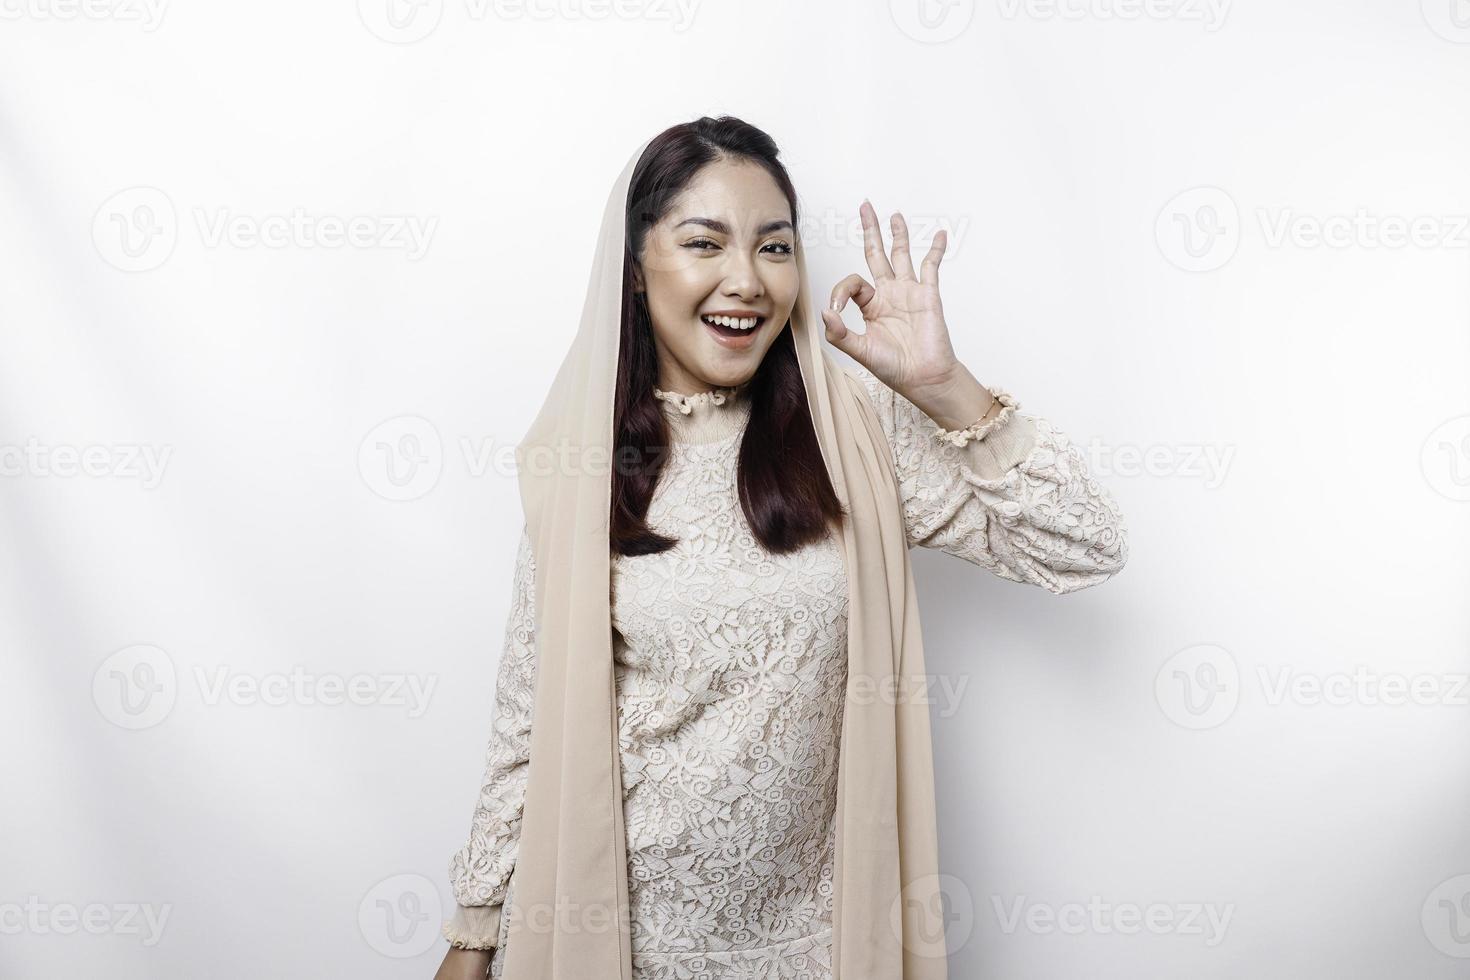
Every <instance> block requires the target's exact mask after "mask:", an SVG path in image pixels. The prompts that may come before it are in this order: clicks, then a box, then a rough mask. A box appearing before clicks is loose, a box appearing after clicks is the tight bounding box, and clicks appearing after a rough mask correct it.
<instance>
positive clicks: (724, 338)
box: [699, 317, 766, 350]
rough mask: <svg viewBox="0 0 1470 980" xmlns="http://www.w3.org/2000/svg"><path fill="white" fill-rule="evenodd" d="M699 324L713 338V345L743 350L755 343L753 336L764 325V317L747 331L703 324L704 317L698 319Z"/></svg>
mask: <svg viewBox="0 0 1470 980" xmlns="http://www.w3.org/2000/svg"><path fill="white" fill-rule="evenodd" d="M699 323H700V325H701V326H702V327H704V329H705V330H707V331H709V335H710V336H711V337H713V338H715V343H717V344H719V345H720V346H721V347H725V348H728V349H730V350H745V349H746V348H748V347H750V346H751V345H752V344H754V343H755V335H756V334H757V333H759V332H760V331H761V328H762V327H764V326H765V325H766V320H765V317H762V318H761V321H760V322H759V323H757V324H756V325H755V326H753V327H751V328H750V329H749V330H741V331H738V332H737V331H736V330H735V329H734V328H733V327H726V328H720V327H716V326H713V325H711V324H709V323H706V322H705V319H704V317H700V318H699Z"/></svg>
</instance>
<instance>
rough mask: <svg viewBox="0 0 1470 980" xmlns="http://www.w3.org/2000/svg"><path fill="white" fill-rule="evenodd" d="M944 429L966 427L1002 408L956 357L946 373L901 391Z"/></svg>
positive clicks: (992, 415)
mask: <svg viewBox="0 0 1470 980" xmlns="http://www.w3.org/2000/svg"><path fill="white" fill-rule="evenodd" d="M899 394H901V395H903V396H904V397H905V398H907V399H908V400H909V401H910V402H912V403H913V404H914V406H915V407H917V408H918V409H919V411H921V412H923V413H924V414H925V415H927V416H929V418H931V419H933V420H934V423H935V424H936V425H938V426H939V427H940V428H941V429H950V430H956V429H963V428H965V427H966V426H968V425H970V424H972V423H974V422H976V421H978V420H982V419H986V418H994V417H995V416H996V415H998V414H999V413H1000V411H1001V409H1002V407H1003V406H1002V405H1001V404H1000V402H999V400H998V399H996V397H995V396H994V395H993V394H992V393H991V392H990V390H989V389H988V388H986V387H985V386H984V385H982V384H981V383H980V382H979V381H978V380H977V379H976V378H975V376H974V375H973V374H971V373H970V369H969V368H967V367H965V365H964V364H962V363H960V362H959V361H956V362H955V363H954V366H953V367H952V368H951V369H950V370H949V371H948V372H946V374H945V376H944V377H943V378H942V379H941V380H939V381H936V382H931V383H929V384H926V385H924V386H923V388H921V389H916V390H914V391H913V392H912V393H909V392H899Z"/></svg>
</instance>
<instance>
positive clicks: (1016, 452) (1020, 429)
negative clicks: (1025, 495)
mask: <svg viewBox="0 0 1470 980" xmlns="http://www.w3.org/2000/svg"><path fill="white" fill-rule="evenodd" d="M1037 441H1038V434H1037V430H1036V422H1035V420H1034V419H1032V418H1030V417H1029V416H1026V415H1020V414H1013V415H1012V416H1011V417H1010V418H1009V419H1007V420H1006V421H1005V422H1004V423H1003V424H1001V425H999V426H996V427H995V428H994V429H991V430H990V431H989V432H987V433H986V434H985V438H984V439H974V440H971V441H970V442H968V443H966V444H965V445H964V446H963V447H962V448H958V449H956V450H955V451H956V452H959V453H962V454H963V455H964V459H965V462H966V463H967V464H968V465H969V467H970V469H972V470H974V471H975V475H976V476H978V477H980V478H981V479H983V480H999V479H1000V478H1002V477H1003V476H1005V475H1006V474H1007V473H1009V472H1010V471H1011V470H1012V469H1014V468H1015V467H1016V465H1017V464H1018V463H1020V462H1022V461H1023V460H1024V459H1025V458H1026V457H1027V456H1030V455H1031V451H1032V450H1033V449H1035V448H1036V443H1037Z"/></svg>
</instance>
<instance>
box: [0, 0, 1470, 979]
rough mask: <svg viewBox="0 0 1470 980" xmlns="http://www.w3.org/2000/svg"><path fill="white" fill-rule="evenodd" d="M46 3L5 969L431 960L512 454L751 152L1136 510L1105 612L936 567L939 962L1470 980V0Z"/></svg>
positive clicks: (961, 566)
mask: <svg viewBox="0 0 1470 980" xmlns="http://www.w3.org/2000/svg"><path fill="white" fill-rule="evenodd" d="M0 18H3V24H0V464H3V475H0V653H3V664H0V668H3V683H0V726H3V727H0V733H3V736H4V739H5V750H4V752H3V753H0V758H3V768H0V777H3V780H4V785H5V787H6V794H5V795H6V803H5V805H4V806H3V807H0V841H3V843H0V975H3V976H4V977H6V978H7V980H9V978H42V977H46V978H50V977H92V976H106V977H111V978H117V980H144V978H147V980H153V978H160V977H214V978H240V980H247V978H249V980H253V978H257V977H263V976H269V977H316V976H324V975H331V976H343V977H403V978H411V977H419V978H427V977H429V976H431V975H432V973H433V971H434V969H435V966H436V964H437V962H438V960H439V959H440V957H441V956H442V955H443V952H444V949H445V943H444V941H443V940H442V939H441V938H440V937H439V925H440V923H441V921H442V920H443V919H444V918H446V917H447V916H448V915H449V912H450V909H451V907H452V902H453V896H452V894H451V892H450V889H449V881H448V877H447V865H448V861H449V857H450V855H451V854H452V853H453V851H454V850H455V849H457V848H458V847H459V846H460V845H461V844H462V843H463V841H464V839H465V836H466V834H467V831H468V829H469V822H470V816H471V813H472V809H473V806H474V803H475V799H476V795H477V790H478V787H479V780H480V777H481V773H482V766H483V763H484V753H485V744H486V740H487V738H488V736H489V733H490V723H491V703H492V694H493V691H494V683H495V672H496V667H497V661H498V657H499V655H500V649H501V642H502V639H503V631H504V627H505V619H506V615H507V612H508V608H509V602H510V576H511V572H512V566H513V559H514V545H515V541H516V539H517V536H518V534H519V531H520V522H521V514H520V504H519V497H518V493H517V488H516V481H515V477H514V467H513V460H512V457H511V456H510V449H511V447H512V446H514V445H515V443H516V442H517V441H518V440H519V439H520V438H521V436H522V434H523V433H524V431H525V428H526V426H527V424H528V423H529V422H530V420H531V418H532V417H533V415H534V413H535V411H536V410H537V408H538V407H539V405H540V403H541V399H542V397H543V395H544V393H545V391H546V388H547V386H548V385H549V383H550V381H551V378H552V375H553V373H554V371H555V369H556V367H557V365H558V364H559V363H560V359H561V357H562V354H563V352H564V351H565V349H566V346H567V344H568V342H569V340H570V338H571V336H572V333H573V331H574V330H575V328H576V324H577V319H578V316H579V314H580V311H581V306H582V301H583V291H584V288H585V285H586V280H587V274H588V269H589V263H590V261H591V258H592V245H593V241H594V238H595V235H596V233H597V228H598V223H599V220H600V217H601V209H602V206H603V202H604V200H605V196H606V194H607V192H608V188H609V187H610V186H611V184H612V182H613V180H614V178H615V177H616V175H617V173H618V170H619V168H620V167H622V165H623V163H624V162H625V160H626V159H627V157H628V155H629V154H630V153H631V152H632V150H633V149H634V148H635V147H636V146H637V145H638V144H639V143H640V142H641V141H642V140H644V139H647V138H648V137H650V136H652V135H653V134H655V133H656V132H658V131H660V130H662V129H663V128H665V127H667V126H669V125H672V124H674V123H678V122H683V121H687V120H689V119H693V118H696V117H697V116H700V115H705V114H709V115H718V114H721V113H731V114H734V115H738V116H741V117H743V118H745V119H747V120H749V121H751V122H753V123H755V124H756V125H759V126H761V127H762V128H765V129H766V130H767V131H769V132H770V133H771V134H772V135H773V136H774V137H775V138H776V140H777V141H778V142H779V144H780V145H781V148H782V150H783V156H784V158H785V160H786V161H787V163H788V165H789V166H790V168H791V170H792V174H793V177H794V179H795V181H796V185H797V188H798V191H799V193H800V199H801V204H802V206H803V209H804V218H805V221H804V222H803V229H802V230H803V234H804V236H805V241H806V242H807V247H808V251H809V256H810V260H811V271H812V275H813V277H814V278H813V282H812V283H811V284H810V288H811V294H812V296H813V298H814V299H815V300H816V301H817V302H822V301H824V300H825V298H826V296H827V294H828V293H829V291H830V290H831V288H832V286H833V285H834V284H835V283H836V282H837V280H838V279H840V278H841V277H842V276H844V275H846V274H847V273H849V272H860V273H862V274H863V275H865V276H867V275H868V270H867V268H866V264H865V262H864V260H863V255H862V236H861V231H860V224H859V221H858V205H859V204H860V202H861V201H862V199H863V198H864V197H869V198H871V200H872V201H873V203H874V205H875V207H876V208H877V210H878V213H879V215H880V217H881V218H882V220H883V222H884V224H885V226H886V223H887V219H888V216H889V215H890V214H891V213H892V212H893V211H894V210H902V211H903V212H904V214H905V215H906V216H907V217H908V219H909V223H910V225H911V228H912V231H913V235H914V238H915V261H916V262H917V261H918V258H919V257H920V256H921V255H922V254H923V250H924V249H927V247H928V243H929V239H930V238H931V236H932V235H933V233H934V232H935V231H936V230H937V229H939V228H947V229H949V234H950V243H951V247H950V249H949V254H948V255H947V256H946V258H945V260H944V264H943V267H942V272H941V289H942V295H943V299H944V303H945V309H946V315H947V318H948V321H949V324H950V326H951V329H952V332H953V337H954V341H955V344H956V347H957V349H958V350H959V353H960V355H961V357H962V359H963V360H964V362H965V363H966V364H967V365H968V366H969V367H970V368H971V370H973V371H974V373H975V374H976V376H977V377H979V378H980V379H981V380H982V381H983V382H986V383H993V384H996V385H999V386H1002V387H1005V388H1007V389H1008V390H1010V391H1012V392H1013V393H1015V394H1016V396H1017V397H1018V398H1019V399H1020V401H1021V403H1022V406H1023V411H1026V412H1028V413H1031V414H1035V415H1042V416H1045V417H1047V418H1049V419H1051V420H1052V421H1053V422H1055V423H1056V424H1057V425H1058V426H1060V427H1061V428H1062V429H1063V430H1064V431H1065V432H1066V433H1067V434H1068V435H1069V436H1070V437H1071V438H1072V440H1073V441H1074V443H1076V444H1077V445H1078V446H1080V447H1082V448H1083V450H1084V452H1085V453H1087V455H1088V458H1089V459H1090V461H1091V463H1092V466H1093V470H1094V473H1095V475H1096V477H1097V479H1099V480H1101V481H1104V482H1105V483H1106V485H1107V487H1108V488H1109V489H1110V490H1111V491H1112V492H1113V493H1114V494H1115V496H1116V497H1117V499H1118V500H1119V502H1120V503H1121V505H1122V508H1123V510H1124V512H1125V514H1126V518H1127V523H1128V527H1129V530H1130V535H1131V549H1132V557H1131V561H1130V563H1129V565H1128V566H1127V568H1126V569H1125V570H1124V572H1123V573H1122V574H1121V575H1120V576H1119V577H1118V578H1116V579H1115V580H1113V581H1111V582H1108V583H1106V584H1104V585H1102V586H1101V587H1099V588H1096V589H1092V590H1088V591H1084V592H1081V593H1077V594H1074V595H1069V596H1064V597H1056V596H1052V595H1049V594H1047V593H1045V592H1044V591H1042V590H1040V589H1038V588H1034V587H1027V586H1020V585H1015V584H1011V583H1007V582H1004V581H1002V580H1000V579H997V578H995V577H994V576H992V575H990V574H989V573H987V572H986V571H984V570H983V569H980V568H978V567H975V566H971V565H968V564H966V563H964V562H961V561H959V560H958V559H953V558H950V557H948V556H945V555H942V554H939V553H931V552H926V551H924V550H922V549H921V550H917V551H915V552H914V558H915V564H916V567H917V573H918V576H919V588H920V594H921V599H922V607H923V613H924V627H925V638H926V647H927V650H928V661H929V669H930V671H931V672H932V673H933V674H934V678H935V680H934V684H933V686H932V688H931V690H930V691H928V692H925V693H926V694H927V695H928V696H929V697H931V699H932V702H933V704H932V707H931V711H932V717H933V725H934V740H935V753H936V766H937V772H938V795H939V806H940V820H941V826H940V836H941V840H942V855H941V858H942V862H941V863H942V865H943V868H944V870H945V872H946V874H948V875H949V876H951V877H950V878H949V879H947V885H946V893H947V896H948V898H949V900H950V908H949V910H948V915H949V920H950V921H949V932H948V942H949V946H950V949H951V950H952V955H951V964H950V969H951V976H953V977H954V978H956V980H971V978H994V980H1033V978H1034V980H1052V978H1058V977H1090V978H1124V977H1126V978H1129V980H1137V978H1174V977H1181V976H1187V977H1191V978H1195V980H1205V978H1211V980H1213V978H1221V980H1224V978H1238V977H1244V976H1249V977H1261V978H1291V980H1300V978H1307V977H1310V978H1333V980H1346V978H1364V980H1367V978H1375V980H1376V978H1381V977H1387V976H1398V977H1414V978H1416V980H1417V978H1439V977H1446V978H1448V977H1460V976H1464V975H1465V971H1466V970H1467V969H1470V821H1467V819H1466V811H1467V807H1470V779H1467V778H1466V777H1467V774H1470V769H1467V766H1470V688H1467V685H1466V676H1467V672H1470V653H1467V651H1470V645H1467V641H1470V622H1467V620H1470V610H1467V604H1466V602H1465V596H1466V595H1467V593H1470V555H1467V548H1466V545H1467V541H1470V537H1467V532H1470V217H1467V216H1470V185H1467V183H1466V180H1465V173H1466V171H1465V161H1466V159H1467V157H1470V102H1467V101H1466V99H1465V98H1464V94H1465V92H1466V90H1467V87H1470V7H1466V6H1465V5H1464V4H1463V3H1460V4H1459V5H1458V6H1456V5H1455V4H1453V3H1451V0H1426V3H1425V4H1424V5H1422V6H1421V5H1419V4H1418V3H1416V2H1412V0H1410V2H1390V0H1376V2H1361V0H1359V2H1347V3H1340V4H1335V5H1331V6H1326V7H1324V6H1323V5H1321V4H1309V3H1304V2H1292V3H1280V2H1276V3H1264V2H1253V3H1245V2H1227V0H1218V2H1210V0H993V2H990V0H987V2H982V3H974V2H967V0H946V2H929V0H926V2H925V3H923V4H917V5H916V4H914V3H912V2H907V0H904V2H899V0H895V2H894V3H892V4H885V3H881V2H879V3H867V4H841V5H839V4H836V3H830V2H828V3H803V4H799V5H798V4H781V5H778V4H776V3H771V2H766V3H744V4H737V3H733V2H698V0H687V2H685V3H683V4H682V5H680V4H678V3H674V2H672V0H670V2H663V0H626V2H622V3H619V4H616V5H613V4H610V3H600V2H593V0H587V2H585V3H581V4H578V3H574V2H572V0H562V2H557V3H552V2H550V0H525V2H520V0H517V2H514V3H512V2H509V0H505V2H502V3H500V4H499V5H496V4H493V3H490V2H488V0H420V2H419V3H418V4H417V5H412V4H403V3H400V2H398V0H393V2H391V3H390V2H389V0H363V2H362V3H360V4H358V5H357V6H356V7H355V8H354V6H353V4H352V3H350V2H345V3H332V4H316V5H314V4H299V3H285V2H280V0H272V2H262V3H255V4H250V5H245V6H242V5H224V4H211V5H204V4H198V3H194V4H185V3H173V2H169V0H151V2H147V0H85V2H83V0H73V2H68V0H0ZM885 234H886V227H885ZM847 318H848V322H849V323H850V324H851V325H852V326H853V327H854V328H858V327H860V326H861V322H860V318H859V317H858V315H857V314H856V312H855V311H853V310H849V312H848V314H847ZM837 356H838V357H839V359H841V355H837Z"/></svg>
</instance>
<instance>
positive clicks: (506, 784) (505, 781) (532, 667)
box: [443, 529, 536, 949]
mask: <svg viewBox="0 0 1470 980" xmlns="http://www.w3.org/2000/svg"><path fill="white" fill-rule="evenodd" d="M535 583H536V562H535V557H534V555H533V554H532V550H531V539H530V534H529V532H528V531H527V530H525V529H522V532H521V541H520V546H519V549H518V552H517V555H516V568H515V579H514V586H513V589H512V596H511V609H510V616H509V619H508V621H507V623H506V627H505V643H504V646H503V648H502V653H501V656H500V667H499V670H498V672H497V674H496V677H495V708H494V716H493V720H492V724H491V733H490V745H489V749H488V750H487V752H486V760H485V777H484V779H483V780H482V782H481V786H480V796H479V800H478V802H477V803H476V804H475V815H474V820H473V821H472V823H471V825H470V834H469V840H468V841H467V842H466V843H465V845H464V846H463V847H461V848H460V849H459V850H458V851H457V852H456V853H455V854H454V855H453V857H452V858H451V859H450V861H449V878H450V882H451V884H452V885H453V888H454V897H455V901H456V902H457V904H458V907H457V908H456V909H455V912H454V917H453V918H452V919H450V920H449V921H448V922H446V923H445V924H444V928H443V934H444V938H446V939H448V940H449V941H450V943H451V944H452V945H454V946H461V947H465V948H468V949H490V948H491V947H493V946H495V945H496V944H497V942H498V939H499V936H500V934H501V928H500V927H501V922H500V919H501V910H502V903H503V902H504V901H505V895H506V890H507V887H508V885H509V882H510V875H511V872H512V871H513V870H514V868H515V860H516V851H517V849H518V845H519V843H520V831H521V813H522V809H523V807H524V805H525V799H526V770H527V767H528V765H529V763H530V761H531V709H532V707H533V706H534V704H535V690H536V613H535Z"/></svg>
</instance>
